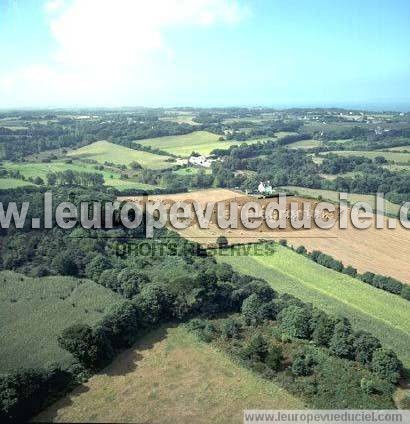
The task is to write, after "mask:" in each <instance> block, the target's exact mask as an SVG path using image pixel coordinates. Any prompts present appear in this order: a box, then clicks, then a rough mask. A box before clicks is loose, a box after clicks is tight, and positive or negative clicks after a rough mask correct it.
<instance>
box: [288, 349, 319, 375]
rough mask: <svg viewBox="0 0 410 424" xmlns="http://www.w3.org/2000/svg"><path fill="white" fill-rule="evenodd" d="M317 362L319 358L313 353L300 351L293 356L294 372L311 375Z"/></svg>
mask: <svg viewBox="0 0 410 424" xmlns="http://www.w3.org/2000/svg"><path fill="white" fill-rule="evenodd" d="M316 364H317V360H316V358H315V357H314V356H313V355H311V354H310V353H308V354H305V353H304V352H300V353H298V354H297V355H296V356H295V357H294V358H293V363H292V373H293V374H295V375H299V376H308V375H311V374H312V373H313V370H314V367H315V365H316Z"/></svg>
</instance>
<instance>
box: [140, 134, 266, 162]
mask: <svg viewBox="0 0 410 424" xmlns="http://www.w3.org/2000/svg"><path fill="white" fill-rule="evenodd" d="M219 137H220V135H217V134H213V133H210V132H208V131H194V132H192V133H189V134H183V135H175V136H166V137H157V138H146V139H144V140H136V143H139V144H142V145H143V146H150V147H155V148H157V149H161V150H165V151H166V152H169V153H172V154H174V155H177V156H185V157H187V156H190V154H191V153H192V152H197V153H199V154H201V155H209V154H210V153H211V151H212V150H214V149H228V148H229V147H230V146H232V145H237V144H241V143H242V142H239V141H233V140H232V141H219ZM256 141H259V140H251V141H247V142H246V143H252V142H256Z"/></svg>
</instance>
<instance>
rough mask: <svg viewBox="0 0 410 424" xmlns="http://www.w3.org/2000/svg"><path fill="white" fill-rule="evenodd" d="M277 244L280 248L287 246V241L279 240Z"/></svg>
mask: <svg viewBox="0 0 410 424" xmlns="http://www.w3.org/2000/svg"><path fill="white" fill-rule="evenodd" d="M279 244H280V245H281V246H287V245H288V241H287V240H286V239H280V240H279Z"/></svg>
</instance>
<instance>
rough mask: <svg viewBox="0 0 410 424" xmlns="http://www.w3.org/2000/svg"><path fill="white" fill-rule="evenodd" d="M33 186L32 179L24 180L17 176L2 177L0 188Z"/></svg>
mask: <svg viewBox="0 0 410 424" xmlns="http://www.w3.org/2000/svg"><path fill="white" fill-rule="evenodd" d="M31 185H32V186H33V185H34V184H32V183H31V182H30V181H23V180H19V179H17V178H0V190H4V189H7V188H17V187H27V186H31Z"/></svg>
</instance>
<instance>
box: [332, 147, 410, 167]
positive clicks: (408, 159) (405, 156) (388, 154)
mask: <svg viewBox="0 0 410 424" xmlns="http://www.w3.org/2000/svg"><path fill="white" fill-rule="evenodd" d="M332 153H334V154H336V155H339V156H364V157H366V158H369V159H374V158H375V157H376V156H383V157H384V158H385V159H386V160H388V161H389V162H394V163H396V164H408V165H410V153H399V152H394V151H380V150H372V151H367V150H366V151H364V150H363V151H360V150H337V151H334V152H332Z"/></svg>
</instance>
